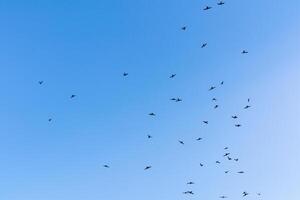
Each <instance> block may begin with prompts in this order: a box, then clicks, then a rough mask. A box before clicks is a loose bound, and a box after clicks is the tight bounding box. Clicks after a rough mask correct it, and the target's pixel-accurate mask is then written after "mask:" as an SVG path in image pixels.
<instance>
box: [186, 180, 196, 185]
mask: <svg viewBox="0 0 300 200" xmlns="http://www.w3.org/2000/svg"><path fill="white" fill-rule="evenodd" d="M186 184H187V185H194V184H195V183H194V182H192V181H190V182H187V183H186Z"/></svg>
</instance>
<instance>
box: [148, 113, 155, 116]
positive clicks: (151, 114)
mask: <svg viewBox="0 0 300 200" xmlns="http://www.w3.org/2000/svg"><path fill="white" fill-rule="evenodd" d="M148 115H150V116H156V115H155V113H149V114H148Z"/></svg>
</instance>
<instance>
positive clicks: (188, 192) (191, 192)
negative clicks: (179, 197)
mask: <svg viewBox="0 0 300 200" xmlns="http://www.w3.org/2000/svg"><path fill="white" fill-rule="evenodd" d="M183 194H194V192H193V191H186V192H183Z"/></svg>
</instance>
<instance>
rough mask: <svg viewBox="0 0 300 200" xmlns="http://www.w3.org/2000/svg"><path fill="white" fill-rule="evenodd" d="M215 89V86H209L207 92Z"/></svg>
mask: <svg viewBox="0 0 300 200" xmlns="http://www.w3.org/2000/svg"><path fill="white" fill-rule="evenodd" d="M215 88H216V87H215V86H211V87H210V88H209V89H208V91H212V90H213V89H215Z"/></svg>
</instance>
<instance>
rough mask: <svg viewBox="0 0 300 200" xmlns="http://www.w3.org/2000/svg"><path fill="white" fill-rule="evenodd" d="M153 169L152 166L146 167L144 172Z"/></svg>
mask: <svg viewBox="0 0 300 200" xmlns="http://www.w3.org/2000/svg"><path fill="white" fill-rule="evenodd" d="M151 168H152V166H146V167H145V168H144V170H148V169H151Z"/></svg>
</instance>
